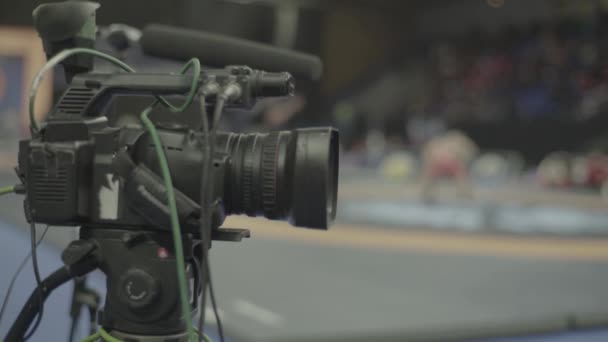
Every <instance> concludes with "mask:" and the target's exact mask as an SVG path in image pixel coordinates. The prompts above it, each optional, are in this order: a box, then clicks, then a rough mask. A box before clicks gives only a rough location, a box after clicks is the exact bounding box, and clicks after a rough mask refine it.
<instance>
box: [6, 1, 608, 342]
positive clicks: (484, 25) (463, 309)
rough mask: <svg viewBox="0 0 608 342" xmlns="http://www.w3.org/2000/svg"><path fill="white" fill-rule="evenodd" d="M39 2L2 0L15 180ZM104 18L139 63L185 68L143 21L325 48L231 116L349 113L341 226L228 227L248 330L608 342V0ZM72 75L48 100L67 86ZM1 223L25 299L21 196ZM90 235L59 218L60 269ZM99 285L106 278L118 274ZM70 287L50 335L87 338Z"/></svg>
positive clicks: (237, 308)
mask: <svg viewBox="0 0 608 342" xmlns="http://www.w3.org/2000/svg"><path fill="white" fill-rule="evenodd" d="M39 3H41V1H31V0H20V1H10V0H4V1H0V139H1V142H2V143H1V144H0V161H1V164H2V168H3V171H2V176H1V177H0V179H1V180H2V184H13V183H15V182H16V177H15V176H14V174H13V173H12V167H14V164H15V163H14V162H15V160H16V148H17V144H16V142H17V140H18V139H19V138H21V137H25V136H27V127H26V126H25V123H26V119H25V118H26V107H25V105H24V104H25V98H26V96H27V94H28V86H29V83H30V82H31V79H32V77H33V75H34V73H35V72H36V71H37V68H40V67H41V65H42V64H43V62H44V58H43V57H44V56H43V55H42V52H41V47H40V41H39V39H38V38H37V36H36V34H35V33H33V31H32V28H31V11H32V9H33V8H34V7H35V5H37V4H39ZM97 20H98V24H100V25H102V26H103V28H102V30H100V32H99V44H98V48H99V49H101V50H103V51H106V52H109V53H112V54H114V55H115V56H118V57H120V58H122V59H124V60H125V61H127V62H128V63H130V64H132V65H134V66H136V68H137V69H138V70H147V71H150V70H158V71H162V72H165V71H174V70H177V69H178V68H179V64H178V63H176V62H171V61H163V60H159V59H155V58H150V57H147V56H144V55H143V53H142V52H141V49H140V47H139V46H138V43H137V38H138V29H141V28H143V27H144V26H145V25H146V24H149V23H163V24H169V25H175V26H180V27H187V28H193V29H199V30H205V31H212V32H218V33H222V34H227V35H232V36H237V37H241V38H247V39H251V40H255V41H260V42H264V43H271V44H274V45H278V46H282V47H286V48H292V49H296V50H300V51H304V52H308V53H313V54H315V55H318V56H320V57H321V59H322V60H323V61H324V69H325V70H324V76H323V78H322V79H321V80H320V81H314V82H313V81H306V80H302V81H300V82H298V94H297V95H296V96H295V97H293V98H290V99H281V100H274V101H265V102H262V103H259V104H258V105H256V107H255V108H254V110H253V111H252V112H250V113H244V112H240V111H238V112H229V113H226V116H225V118H224V120H223V122H222V125H223V128H225V129H228V130H235V131H253V130H272V129H291V128H295V127H302V126H319V125H326V124H331V125H334V126H336V127H338V128H339V129H340V133H341V140H342V146H341V161H340V162H341V166H340V168H341V170H340V188H339V210H338V219H337V222H336V224H335V226H334V227H333V228H332V230H330V231H329V232H312V231H306V230H298V229H295V228H292V227H289V226H288V225H287V224H283V223H277V222H271V221H267V220H261V219H249V218H244V217H234V218H230V219H229V220H228V222H227V223H226V225H227V226H229V227H237V228H251V229H252V238H251V239H250V240H248V241H245V242H243V243H240V244H230V243H225V242H218V243H215V244H214V247H213V249H212V252H211V256H212V266H213V273H214V278H215V279H214V281H215V283H216V288H217V289H218V294H219V304H220V307H221V309H222V315H223V318H224V321H225V324H226V326H227V335H228V336H229V337H230V339H231V340H232V341H258V340H259V341H363V340H366V341H369V340H371V341H482V340H483V341H594V342H595V341H606V340H608V210H606V209H607V205H608V1H605V0H577V1H568V0H527V1H523V0H457V1H456V0H452V1H447V0H434V1H424V0H410V1H399V0H373V1H372V0H275V1H272V0H264V1H263V0H259V1H256V0H174V1H157V0H145V1H144V0H130V1H128V2H127V1H114V0H111V1H110V0H108V1H103V3H102V6H101V8H100V10H99V11H98V13H97ZM113 23H123V24H126V25H129V26H130V27H124V26H116V25H111V26H110V24H113ZM201 62H202V63H203V64H204V61H201ZM98 67H99V69H100V70H108V71H109V70H111V69H110V67H109V66H108V65H105V64H103V63H99V65H98ZM56 75H57V76H56V77H54V78H53V79H52V80H49V81H50V82H49V83H48V85H47V87H46V95H42V96H41V99H40V100H41V101H42V102H43V103H41V106H42V107H44V105H45V104H46V105H47V108H48V105H50V104H51V103H52V101H53V99H56V98H57V96H59V95H60V94H61V92H62V90H63V89H64V87H65V82H64V80H63V79H62V77H61V74H60V73H56ZM144 102H145V101H144ZM194 107H196V106H194ZM141 108H142V100H141V99H128V98H127V99H123V98H121V99H116V100H115V101H114V103H113V105H112V106H111V108H109V109H108V113H106V114H107V115H108V117H109V118H110V120H113V122H115V123H117V124H119V123H125V122H129V118H130V115H131V117H132V115H133V114H134V113H137V111H138V110H140V109H141ZM40 115H44V113H42V112H41V113H40ZM155 115H157V119H159V120H163V117H167V115H170V113H162V112H160V113H157V114H155ZM197 115H198V114H197V113H195V112H191V113H188V115H186V116H184V117H183V118H182V119H183V120H184V121H185V122H186V123H189V122H194V120H196V116H197ZM121 120H125V121H121ZM0 221H2V224H1V225H0V270H1V271H2V276H0V295H4V292H5V291H6V289H7V287H8V282H9V280H10V276H11V275H12V273H13V272H14V270H16V268H17V265H18V263H19V262H20V259H21V258H22V257H23V256H25V255H26V254H27V253H28V237H27V235H26V228H27V226H26V224H25V220H24V219H23V214H22V200H21V198H19V197H17V196H12V197H6V196H5V197H2V198H0ZM39 229H42V227H40V228H39ZM76 236H77V235H76V232H75V231H74V229H72V228H64V227H56V228H53V229H51V230H50V231H49V233H48V235H47V238H46V243H45V246H46V247H44V249H43V251H42V253H44V254H45V255H46V256H48V257H45V258H44V260H43V265H42V270H43V271H44V272H45V273H46V272H49V271H50V270H51V269H54V268H55V267H56V266H57V264H58V263H59V258H58V257H57V255H58V253H59V251H60V249H61V248H62V247H63V246H65V245H66V244H67V243H68V242H69V241H70V240H71V239H74V238H75V237H76ZM31 273H32V272H31V269H27V268H26V270H25V271H24V272H23V275H22V276H21V277H20V278H19V279H20V280H19V290H18V291H17V293H16V294H15V295H14V296H13V297H11V301H10V306H9V309H8V310H7V315H6V317H5V318H4V319H3V321H1V322H0V335H3V334H4V333H5V332H6V329H7V328H8V326H9V324H10V320H11V319H13V318H14V316H15V314H16V313H17V310H18V309H19V307H20V305H21V303H22V302H23V301H24V299H25V296H26V294H27V293H28V292H29V291H30V288H32V287H33V285H34V282H33V276H32V275H31ZM92 281H93V282H94V283H95V286H96V287H98V288H100V289H101V288H103V276H102V275H100V274H98V275H95V276H94V277H93V280H92ZM52 299H53V300H54V302H53V303H55V304H56V309H55V310H53V312H54V314H53V315H48V316H45V319H46V320H45V322H43V325H42V326H41V332H40V333H39V334H38V335H36V336H35V337H34V338H33V339H32V341H47V340H53V341H55V340H57V341H59V340H64V339H66V337H67V326H68V309H69V301H70V292H69V289H66V290H65V291H63V292H61V293H58V294H56V295H54V297H53V298H52ZM50 316H52V317H50ZM209 316H210V315H208V317H209ZM210 323H211V324H213V322H210ZM83 333H84V331H83ZM83 336H84V335H83Z"/></svg>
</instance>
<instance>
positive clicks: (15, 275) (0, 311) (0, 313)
mask: <svg viewBox="0 0 608 342" xmlns="http://www.w3.org/2000/svg"><path fill="white" fill-rule="evenodd" d="M49 228H50V226H46V228H45V229H44V231H43V232H42V235H41V236H40V238H39V239H38V242H36V247H38V246H40V243H42V240H44V237H45V236H46V233H47V232H48V231H49ZM31 257H32V252H31V251H30V252H29V253H28V254H27V255H26V256H25V257H24V258H23V260H21V263H20V264H19V267H18V268H17V270H16V271H15V273H13V277H12V278H11V282H10V284H9V285H8V289H7V290H6V294H5V295H4V300H2V307H1V308H0V322H2V317H3V316H4V311H5V310H6V305H7V304H8V300H9V298H10V296H11V292H13V287H14V286H15V282H16V281H17V278H18V277H19V274H21V271H23V269H24V268H25V265H26V264H27V262H28V261H29V259H30V258H31Z"/></svg>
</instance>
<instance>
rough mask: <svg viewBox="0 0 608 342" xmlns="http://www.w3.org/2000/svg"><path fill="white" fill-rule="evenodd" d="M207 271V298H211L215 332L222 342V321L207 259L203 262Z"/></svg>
mask: <svg viewBox="0 0 608 342" xmlns="http://www.w3.org/2000/svg"><path fill="white" fill-rule="evenodd" d="M205 264H206V265H205V266H206V269H207V279H208V284H209V297H211V306H212V307H213V314H214V315H215V321H216V323H217V332H218V334H219V335H220V342H224V328H223V327H222V320H221V319H220V315H219V312H218V310H217V303H216V300H215V292H214V291H213V282H212V281H211V266H210V265H209V258H207V260H206V262H205Z"/></svg>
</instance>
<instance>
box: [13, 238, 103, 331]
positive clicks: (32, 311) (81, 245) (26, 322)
mask: <svg viewBox="0 0 608 342" xmlns="http://www.w3.org/2000/svg"><path fill="white" fill-rule="evenodd" d="M96 250H97V246H96V245H95V244H93V243H91V242H88V241H82V240H77V241H73V242H72V243H70V245H69V246H68V247H67V248H66V249H65V250H64V251H63V254H62V256H61V257H62V259H63V262H64V263H65V266H63V267H61V268H59V269H58V270H56V271H55V272H53V273H52V274H51V275H50V276H48V277H47V278H45V279H44V280H43V281H42V283H41V285H42V287H41V288H38V287H37V288H36V289H34V291H33V292H32V294H31V295H30V297H29V298H28V300H27V302H26V303H25V305H24V306H23V308H22V309H21V311H20V312H19V315H18V316H17V318H16V319H15V322H14V323H13V325H12V326H11V328H10V330H9V331H8V333H7V334H6V337H5V338H4V341H6V342H13V341H22V340H23V336H24V335H25V333H26V332H27V329H28V328H29V326H30V325H31V323H32V321H33V320H34V318H35V317H36V315H37V314H38V313H39V311H40V300H42V301H45V300H46V299H47V297H48V296H49V294H50V293H51V292H53V290H55V289H56V288H58V287H59V286H61V285H63V284H65V283H67V282H68V281H70V280H72V279H74V278H76V277H80V276H83V275H85V274H87V273H89V272H91V271H93V270H95V269H96V268H97V267H98V265H99V259H98V257H97V253H96ZM40 296H42V298H40Z"/></svg>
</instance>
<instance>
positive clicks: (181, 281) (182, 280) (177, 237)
mask: <svg viewBox="0 0 608 342" xmlns="http://www.w3.org/2000/svg"><path fill="white" fill-rule="evenodd" d="M191 67H193V68H194V72H193V74H194V77H193V80H192V87H193V89H194V90H192V89H191V90H190V93H189V96H188V97H187V99H186V101H184V104H183V105H182V106H181V107H180V108H181V110H183V109H185V108H186V107H187V106H188V105H190V103H191V102H192V100H193V98H194V94H195V93H196V90H197V85H198V81H199V78H200V62H199V60H198V59H196V58H193V59H191V60H190V61H189V62H188V63H187V64H186V65H184V67H183V68H182V70H181V73H184V72H186V71H187V70H188V69H189V68H191ZM190 95H191V96H190ZM158 102H159V100H157V101H155V102H154V103H153V104H152V105H150V106H149V107H148V108H146V109H145V110H144V111H143V112H142V113H141V116H140V119H141V121H142V122H143V124H144V126H145V127H146V129H147V130H148V132H149V133H150V136H151V138H152V141H153V143H154V149H155V151H156V158H157V159H158V163H159V164H160V169H161V175H162V178H163V181H164V183H165V188H166V191H167V204H168V205H169V213H170V218H171V231H172V233H173V244H174V246H175V259H176V263H177V280H178V285H179V289H180V290H179V292H180V301H181V304H182V314H183V315H184V320H185V321H186V326H187V329H188V330H187V331H188V340H190V341H192V340H194V339H195V336H194V330H193V326H192V313H191V312H190V301H189V298H188V297H189V296H188V287H187V284H186V262H185V260H184V247H183V244H182V239H181V227H180V224H179V218H178V215H177V204H176V203H175V191H174V189H173V182H172V178H171V171H170V170H169V164H168V162H167V156H166V155H165V150H164V148H163V145H162V142H161V141H160V136H159V135H158V132H157V131H156V127H155V126H154V124H153V123H152V121H151V120H150V118H149V117H148V115H149V114H150V112H151V111H152V110H153V109H154V108H155V107H156V105H157V104H158Z"/></svg>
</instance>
